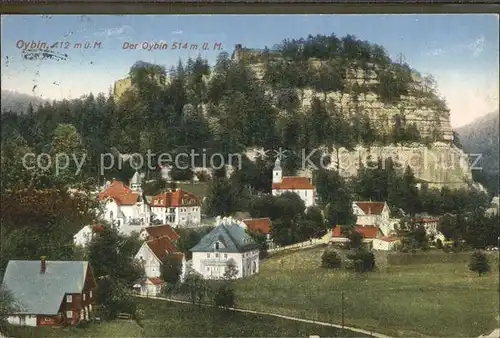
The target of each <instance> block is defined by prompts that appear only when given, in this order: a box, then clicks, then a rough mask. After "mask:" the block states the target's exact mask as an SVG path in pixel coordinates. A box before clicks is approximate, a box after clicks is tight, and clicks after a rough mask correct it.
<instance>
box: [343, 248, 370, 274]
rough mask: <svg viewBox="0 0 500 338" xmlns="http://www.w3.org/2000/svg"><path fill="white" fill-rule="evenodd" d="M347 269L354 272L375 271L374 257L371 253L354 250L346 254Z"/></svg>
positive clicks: (363, 250)
mask: <svg viewBox="0 0 500 338" xmlns="http://www.w3.org/2000/svg"><path fill="white" fill-rule="evenodd" d="M347 259H348V260H349V264H348V265H347V266H348V268H349V269H353V270H354V271H356V272H370V271H373V270H374V269H375V255H374V254H373V252H371V251H368V250H365V249H356V250H354V251H353V252H350V253H349V254H347Z"/></svg>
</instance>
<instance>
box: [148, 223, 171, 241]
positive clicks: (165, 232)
mask: <svg viewBox="0 0 500 338" xmlns="http://www.w3.org/2000/svg"><path fill="white" fill-rule="evenodd" d="M144 230H145V231H146V232H147V233H148V235H149V236H150V237H151V238H152V239H153V238H158V237H164V236H167V237H168V238H170V239H171V240H172V241H176V240H178V239H179V235H178V234H177V232H175V230H174V229H173V228H172V227H171V226H170V225H168V224H164V225H158V226H152V227H147V228H144Z"/></svg>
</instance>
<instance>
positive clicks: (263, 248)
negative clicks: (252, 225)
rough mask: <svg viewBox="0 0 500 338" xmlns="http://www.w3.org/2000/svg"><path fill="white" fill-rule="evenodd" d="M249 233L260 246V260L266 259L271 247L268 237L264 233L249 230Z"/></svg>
mask: <svg viewBox="0 0 500 338" xmlns="http://www.w3.org/2000/svg"><path fill="white" fill-rule="evenodd" d="M247 233H248V234H249V235H250V237H252V239H253V240H254V241H255V242H256V243H257V244H259V259H264V258H266V257H267V255H268V252H267V250H268V249H269V245H268V244H267V236H266V235H265V234H263V233H262V232H260V231H259V232H257V231H250V230H248V229H247Z"/></svg>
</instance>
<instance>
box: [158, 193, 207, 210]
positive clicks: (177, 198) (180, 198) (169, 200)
mask: <svg viewBox="0 0 500 338" xmlns="http://www.w3.org/2000/svg"><path fill="white" fill-rule="evenodd" d="M183 205H195V206H197V205H200V198H199V197H198V196H196V195H194V194H191V193H190V192H187V191H185V190H182V189H179V190H176V191H173V192H172V191H171V192H167V193H163V194H159V195H156V196H155V197H153V198H152V200H151V206H152V207H165V208H169V207H173V208H175V207H180V206H183Z"/></svg>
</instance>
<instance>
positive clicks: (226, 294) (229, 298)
mask: <svg viewBox="0 0 500 338" xmlns="http://www.w3.org/2000/svg"><path fill="white" fill-rule="evenodd" d="M235 298H236V297H235V293H234V289H233V287H232V286H231V284H229V283H223V284H221V285H220V286H219V288H218V289H217V290H216V292H215V295H214V303H215V306H216V307H219V308H223V309H225V310H228V309H229V308H232V307H234V304H235Z"/></svg>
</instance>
